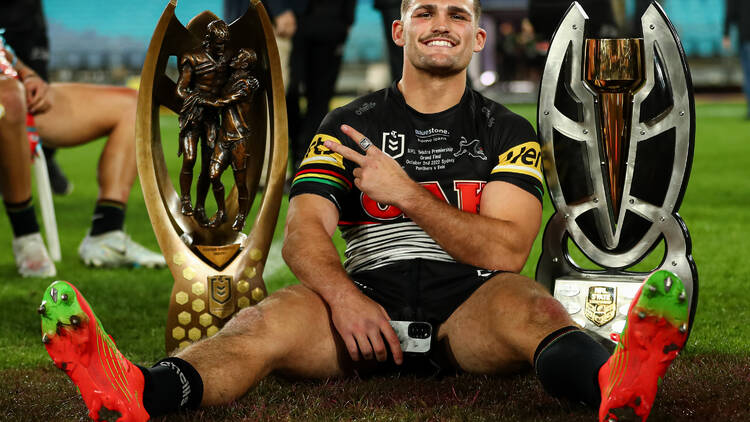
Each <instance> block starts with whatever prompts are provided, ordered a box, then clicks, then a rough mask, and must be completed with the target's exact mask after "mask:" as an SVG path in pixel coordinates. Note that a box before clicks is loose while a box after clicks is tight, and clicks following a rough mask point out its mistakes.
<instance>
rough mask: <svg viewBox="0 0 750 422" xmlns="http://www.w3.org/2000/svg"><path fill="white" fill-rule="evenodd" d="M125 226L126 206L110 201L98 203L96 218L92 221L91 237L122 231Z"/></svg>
mask: <svg viewBox="0 0 750 422" xmlns="http://www.w3.org/2000/svg"><path fill="white" fill-rule="evenodd" d="M123 224H125V204H123V203H122V202H118V201H110V200H101V201H97V202H96V208H94V217H93V218H92V219H91V233H90V235H91V236H96V235H99V234H102V233H106V232H110V231H113V230H122V226H123Z"/></svg>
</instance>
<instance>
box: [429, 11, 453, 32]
mask: <svg viewBox="0 0 750 422" xmlns="http://www.w3.org/2000/svg"><path fill="white" fill-rule="evenodd" d="M448 19H449V18H448V15H447V14H446V13H438V14H437V15H436V16H435V18H434V19H433V20H432V32H433V33H437V34H441V33H445V32H448V31H449V29H448Z"/></svg>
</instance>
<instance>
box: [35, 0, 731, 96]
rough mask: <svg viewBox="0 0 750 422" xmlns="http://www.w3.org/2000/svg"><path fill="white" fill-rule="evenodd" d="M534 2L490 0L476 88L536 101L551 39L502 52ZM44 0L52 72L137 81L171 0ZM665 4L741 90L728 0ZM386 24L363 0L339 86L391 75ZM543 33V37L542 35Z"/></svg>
mask: <svg viewBox="0 0 750 422" xmlns="http://www.w3.org/2000/svg"><path fill="white" fill-rule="evenodd" d="M601 1H610V0H601ZM611 1H612V5H613V9H614V12H615V13H614V14H615V19H616V20H617V21H618V22H617V23H618V24H619V25H621V26H624V27H627V26H628V25H629V24H631V23H632V21H633V19H634V15H635V9H636V4H635V3H636V1H635V0H611ZM528 3H529V0H484V1H482V5H483V9H484V12H485V13H484V16H483V22H482V26H483V27H484V28H485V29H487V31H488V34H489V35H488V48H486V49H485V51H483V52H482V53H481V54H480V56H479V57H478V60H477V59H475V60H474V63H473V67H472V69H471V75H472V76H473V78H472V80H473V83H474V84H475V87H476V88H479V89H482V90H484V91H485V92H486V94H487V95H488V96H490V97H497V98H499V99H500V100H501V101H503V102H536V88H537V80H538V75H539V69H540V68H541V66H542V64H543V62H544V52H545V45H544V43H543V42H537V43H532V44H531V45H530V49H531V52H530V53H529V54H523V53H522V55H524V57H517V58H516V60H514V62H517V63H516V65H515V66H513V67H512V68H508V66H504V64H503V57H502V55H501V54H499V53H500V51H501V48H502V47H500V46H499V41H500V40H501V39H502V33H503V31H504V30H506V31H512V32H515V33H519V32H520V31H521V28H522V22H523V19H524V18H525V17H526V16H527V9H528ZM43 4H44V8H45V13H46V15H47V19H48V25H49V36H50V44H51V58H50V70H51V79H52V80H58V81H73V80H74V81H86V82H94V83H104V82H107V83H115V84H125V83H127V84H129V85H131V86H137V81H138V75H139V73H140V68H141V64H142V63H143V59H144V57H145V55H146V49H147V47H148V43H149V40H150V37H151V33H152V31H153V29H154V26H155V25H156V22H157V20H158V18H159V16H160V15H161V12H162V11H163V9H164V6H165V5H166V1H156V0H130V1H126V2H97V3H96V6H93V4H94V3H92V2H90V1H89V0H44V1H43ZM661 4H662V6H663V7H664V8H665V10H666V12H667V14H668V16H669V17H670V19H671V20H672V22H673V23H674V25H675V26H676V27H677V30H678V32H679V34H680V36H681V38H682V42H683V45H684V47H685V52H686V53H687V55H688V56H689V60H690V67H691V70H692V75H693V81H694V83H695V87H696V90H697V91H698V92H739V91H740V87H741V86H742V73H741V68H740V64H739V60H738V58H737V42H736V34H733V37H734V39H735V42H734V43H733V46H732V48H731V49H730V50H725V49H724V48H723V46H722V37H723V26H724V25H723V24H724V14H725V1H724V0H662V1H661ZM203 10H211V11H214V13H216V14H217V15H219V16H221V12H222V10H223V9H222V0H180V1H179V3H178V7H177V16H178V18H179V19H180V20H181V21H182V22H183V23H186V22H187V21H188V20H189V19H190V18H191V17H192V16H195V15H196V14H198V13H199V12H201V11H203ZM380 25H381V18H380V14H379V13H378V11H377V10H375V9H374V8H373V0H358V2H357V10H356V20H355V24H354V26H353V27H352V29H351V32H350V34H349V39H348V42H347V44H346V48H345V53H344V66H343V69H342V73H341V75H340V77H339V81H338V83H337V93H339V94H343V95H357V94H362V93H364V92H366V91H371V90H375V89H379V88H381V87H383V86H385V85H387V84H388V83H389V74H388V67H387V64H386V60H387V58H386V53H385V49H386V44H385V43H386V40H385V39H384V37H383V36H382V31H381V29H380ZM547 30H549V29H547ZM536 37H537V40H536V41H542V40H541V39H540V37H539V36H538V35H537V36H536ZM389 42H390V40H389ZM508 62H509V61H508V60H506V61H505V63H508Z"/></svg>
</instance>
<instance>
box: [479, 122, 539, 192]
mask: <svg viewBox="0 0 750 422" xmlns="http://www.w3.org/2000/svg"><path fill="white" fill-rule="evenodd" d="M504 120H505V124H503V125H502V127H501V128H499V133H498V135H497V138H498V139H497V142H498V143H497V144H496V150H495V152H496V153H495V155H494V156H493V157H492V159H493V161H494V163H493V164H494V165H493V167H492V170H490V176H489V178H488V181H490V182H492V181H496V180H498V181H503V182H508V183H512V184H514V185H516V186H518V187H520V188H521V189H523V190H525V191H527V192H529V193H530V194H532V195H534V196H535V197H536V198H537V199H539V201H540V202H541V201H542V200H543V197H544V181H543V177H542V150H541V147H540V146H539V141H538V139H537V136H536V132H535V131H534V128H533V127H532V126H531V124H530V123H529V122H528V121H527V120H526V119H524V118H523V117H521V116H519V115H516V114H512V115H511V116H510V117H508V118H506V119H504Z"/></svg>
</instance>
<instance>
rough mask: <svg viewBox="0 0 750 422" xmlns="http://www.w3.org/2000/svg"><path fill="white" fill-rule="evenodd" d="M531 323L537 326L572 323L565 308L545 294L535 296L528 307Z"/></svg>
mask: <svg viewBox="0 0 750 422" xmlns="http://www.w3.org/2000/svg"><path fill="white" fill-rule="evenodd" d="M527 316H528V318H529V321H530V322H531V323H532V324H534V325H537V326H545V327H546V326H549V325H555V326H557V325H559V324H561V323H570V324H571V325H572V321H571V320H570V316H569V315H568V311H567V310H566V309H565V307H564V306H563V305H562V304H561V303H560V302H559V301H558V300H557V299H555V298H554V297H552V296H550V295H549V294H546V293H543V294H538V295H535V296H534V297H533V298H532V300H531V303H530V305H529V307H528V313H527Z"/></svg>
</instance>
